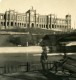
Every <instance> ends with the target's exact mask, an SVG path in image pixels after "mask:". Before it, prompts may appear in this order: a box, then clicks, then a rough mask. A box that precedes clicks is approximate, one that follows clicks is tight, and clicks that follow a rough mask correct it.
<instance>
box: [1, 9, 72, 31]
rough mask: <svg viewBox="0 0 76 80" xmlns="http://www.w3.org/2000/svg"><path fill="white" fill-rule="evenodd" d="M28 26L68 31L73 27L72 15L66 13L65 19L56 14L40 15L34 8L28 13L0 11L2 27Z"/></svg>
mask: <svg viewBox="0 0 76 80" xmlns="http://www.w3.org/2000/svg"><path fill="white" fill-rule="evenodd" d="M27 27H29V28H32V27H33V28H41V29H48V30H61V31H67V30H68V29H71V15H69V14H68V15H66V16H65V18H64V19H63V18H57V16H56V15H55V14H49V15H40V14H37V13H36V10H34V9H33V8H32V9H30V10H28V11H27V12H26V13H18V12H16V11H15V10H9V11H5V13H0V29H15V28H27Z"/></svg>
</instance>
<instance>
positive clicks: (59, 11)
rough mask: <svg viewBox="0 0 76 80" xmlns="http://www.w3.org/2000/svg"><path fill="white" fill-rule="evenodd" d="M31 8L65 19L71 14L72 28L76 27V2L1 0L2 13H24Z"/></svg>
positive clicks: (61, 0) (58, 0)
mask: <svg viewBox="0 0 76 80" xmlns="http://www.w3.org/2000/svg"><path fill="white" fill-rule="evenodd" d="M31 6H33V7H34V9H36V10H37V13H40V14H50V13H53V14H56V15H57V17H60V18H65V15H66V14H71V17H72V27H75V26H74V25H75V24H76V0H0V13H2V12H5V11H6V10H9V9H15V10H16V11H18V12H21V13H24V12H26V11H27V10H28V9H30V8H31Z"/></svg>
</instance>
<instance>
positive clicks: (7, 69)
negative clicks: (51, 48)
mask: <svg viewBox="0 0 76 80" xmlns="http://www.w3.org/2000/svg"><path fill="white" fill-rule="evenodd" d="M46 65H47V67H46V68H47V69H51V67H52V65H53V63H52V62H47V63H46ZM39 70H42V66H41V63H40V62H37V63H25V64H21V65H5V66H3V67H0V74H7V73H16V72H27V71H28V72H29V71H39Z"/></svg>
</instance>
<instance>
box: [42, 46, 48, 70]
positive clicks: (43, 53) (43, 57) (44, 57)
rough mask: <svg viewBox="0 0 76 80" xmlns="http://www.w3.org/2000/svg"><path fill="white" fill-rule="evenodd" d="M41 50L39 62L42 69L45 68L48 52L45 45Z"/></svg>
mask: <svg viewBox="0 0 76 80" xmlns="http://www.w3.org/2000/svg"><path fill="white" fill-rule="evenodd" d="M42 49H43V52H42V53H41V64H42V69H43V71H45V70H47V66H48V65H47V57H48V56H47V53H48V50H47V47H46V46H45V47H43V48H42Z"/></svg>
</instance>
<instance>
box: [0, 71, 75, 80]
mask: <svg viewBox="0 0 76 80" xmlns="http://www.w3.org/2000/svg"><path fill="white" fill-rule="evenodd" d="M0 80H67V79H62V78H61V77H60V76H56V75H54V74H52V73H50V72H46V73H44V72H26V73H11V74H3V75H0ZM69 80H76V78H70V79H69Z"/></svg>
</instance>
